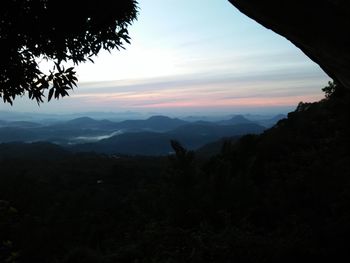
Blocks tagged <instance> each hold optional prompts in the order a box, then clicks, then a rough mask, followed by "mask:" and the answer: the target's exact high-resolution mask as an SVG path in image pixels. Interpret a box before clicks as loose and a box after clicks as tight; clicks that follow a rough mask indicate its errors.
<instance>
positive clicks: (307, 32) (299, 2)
mask: <svg viewBox="0 0 350 263" xmlns="http://www.w3.org/2000/svg"><path fill="white" fill-rule="evenodd" d="M229 1H230V2H231V3H232V4H233V5H234V6H236V7H237V8H238V9H239V10H240V11H241V12H243V13H244V14H246V15H247V16H249V17H250V18H252V19H254V20H255V21H257V22H258V23H260V24H262V25H263V26H265V27H267V28H269V29H271V30H273V31H274V32H276V33H277V34H280V35H282V36H284V37H286V38H287V39H288V40H290V41H291V42H292V43H293V44H294V45H295V46H297V47H298V48H300V49H301V50H302V51H303V52H304V53H305V54H306V55H307V56H309V57H310V58H311V59H312V60H313V61H315V62H316V63H317V64H319V65H320V67H321V68H322V69H323V70H324V71H325V72H326V73H327V74H328V75H329V76H330V77H331V78H333V79H334V80H336V81H338V82H340V83H341V84H343V85H344V86H345V87H347V88H349V89H350V1H349V0H285V1H281V0H229Z"/></svg>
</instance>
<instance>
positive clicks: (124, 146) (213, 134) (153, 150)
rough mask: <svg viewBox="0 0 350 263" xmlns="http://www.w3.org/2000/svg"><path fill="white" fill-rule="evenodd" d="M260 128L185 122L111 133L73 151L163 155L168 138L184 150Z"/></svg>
mask: <svg viewBox="0 0 350 263" xmlns="http://www.w3.org/2000/svg"><path fill="white" fill-rule="evenodd" d="M263 130H264V127H262V126H259V125H257V124H241V125H230V126H229V125H227V126H223V125H215V124H212V123H210V124H186V125H183V126H180V127H178V128H176V129H174V130H172V131H169V132H165V133H157V132H130V133H124V134H121V135H117V136H113V137H111V138H108V139H104V140H101V141H99V142H96V143H89V144H79V145H75V146H74V147H72V150H73V151H76V152H80V151H88V152H90V151H95V152H100V153H108V154H132V155H164V154H168V153H169V152H170V151H171V148H170V143H169V142H170V140H178V141H180V142H181V143H182V144H183V145H184V146H185V147H186V148H188V149H197V148H198V147H200V146H202V145H204V144H206V143H209V142H212V141H215V140H218V139H219V138H222V137H231V136H241V135H244V134H248V133H254V134H256V133H261V132H262V131H263Z"/></svg>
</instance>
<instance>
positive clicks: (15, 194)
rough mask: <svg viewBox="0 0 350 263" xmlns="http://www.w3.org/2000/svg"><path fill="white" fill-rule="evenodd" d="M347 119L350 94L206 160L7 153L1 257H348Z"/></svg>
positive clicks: (62, 262)
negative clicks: (26, 157) (54, 157)
mask: <svg viewBox="0 0 350 263" xmlns="http://www.w3.org/2000/svg"><path fill="white" fill-rule="evenodd" d="M349 121H350V95H349V93H348V92H343V93H341V96H340V95H337V96H336V93H335V94H333V95H331V96H329V98H327V99H325V100H323V101H320V102H316V103H300V104H299V105H298V107H297V109H296V110H295V111H294V112H292V113H290V114H289V115H288V118H287V119H284V120H281V121H279V122H278V124H277V125H275V126H274V127H273V128H271V129H269V130H267V131H265V132H264V133H263V134H261V135H246V136H243V137H242V138H241V139H239V140H238V141H226V143H223V145H222V147H221V151H220V153H219V154H217V155H215V156H213V157H212V158H210V159H209V160H207V161H203V160H197V159H196V156H195V154H194V152H192V151H188V150H186V149H185V148H184V147H183V146H182V145H181V144H180V143H178V142H176V141H172V142H171V145H172V149H173V151H174V152H175V154H174V155H170V156H168V157H159V158H156V157H123V156H104V155H73V156H69V157H68V158H65V159H58V160H42V159H40V158H39V159H35V160H23V159H22V160H19V159H15V158H12V159H11V158H8V159H2V160H0V165H1V173H0V200H1V201H0V211H1V213H0V233H2V235H1V236H0V238H1V239H2V240H0V242H1V243H0V244H1V247H0V248H1V250H0V251H1V253H2V254H0V259H1V260H3V261H4V262H6V261H5V260H7V262H11V261H10V260H12V262H15V261H17V262H24V263H27V262H40V263H41V262H45V263H46V262H58V263H68V262H102V263H109V262H178V263H180V262H181V263H182V262H192V263H197V262H219V263H227V262H244V263H247V262H249V263H255V262H256V263H258V262H259V263H261V262H287V263H289V262H290V263H292V262H293V263H294V262H296V261H309V262H313V261H316V262H324V261H327V262H338V261H340V259H342V260H344V262H346V261H348V260H349V259H350V257H349V245H348V244H350V227H349V220H350V177H349V174H350V152H349V146H350V135H349V134H350V130H349V129H350V128H349V126H350V125H349ZM149 147H152V146H149Z"/></svg>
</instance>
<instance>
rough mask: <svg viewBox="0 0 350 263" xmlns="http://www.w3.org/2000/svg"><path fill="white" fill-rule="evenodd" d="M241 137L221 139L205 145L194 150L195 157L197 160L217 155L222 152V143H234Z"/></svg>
mask: <svg viewBox="0 0 350 263" xmlns="http://www.w3.org/2000/svg"><path fill="white" fill-rule="evenodd" d="M240 137H241V136H236V137H227V138H221V139H219V140H217V141H215V142H210V143H207V144H205V145H203V146H201V147H200V148H198V149H197V150H196V156H197V157H199V158H209V157H212V156H215V155H217V154H219V153H220V152H221V151H222V147H223V145H224V143H227V142H230V143H234V142H236V141H237V140H238V139H239V138H240Z"/></svg>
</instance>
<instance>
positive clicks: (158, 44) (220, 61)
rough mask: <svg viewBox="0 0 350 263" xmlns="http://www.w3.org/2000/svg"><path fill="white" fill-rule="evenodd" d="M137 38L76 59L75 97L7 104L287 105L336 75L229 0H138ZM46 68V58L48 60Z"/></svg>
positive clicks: (159, 109) (107, 108)
mask: <svg viewBox="0 0 350 263" xmlns="http://www.w3.org/2000/svg"><path fill="white" fill-rule="evenodd" d="M129 33H130V37H131V45H126V46H125V47H126V49H125V50H121V51H113V52H111V53H108V52H101V53H100V54H99V55H98V57H96V58H94V61H95V63H85V64H82V65H80V66H78V67H77V74H78V79H79V83H78V88H76V89H75V90H74V91H73V92H71V95H70V97H68V98H63V99H61V100H59V101H51V102H50V103H44V104H41V105H40V106H38V105H37V104H36V102H34V101H29V100H28V99H26V98H19V99H16V101H15V102H14V106H12V107H11V106H9V105H5V104H3V103H0V110H10V111H22V112H23V111H25V112H39V113H45V112H47V113H69V112H91V111H100V112H122V111H134V112H147V113H163V114H171V113H172V114H175V115H176V114H180V115H181V114H185V115H186V114H187V115H198V114H199V115H203V114H216V113H261V112H276V113H278V112H288V111H290V110H293V109H294V108H295V107H296V105H297V104H298V102H300V101H304V102H306V101H308V102H311V101H316V100H319V99H321V98H322V97H323V94H322V92H321V88H322V87H324V86H325V85H326V84H327V81H328V80H329V78H328V77H327V75H325V73H323V71H322V70H321V69H320V68H319V66H318V65H317V64H315V63H314V62H312V61H311V60H310V59H309V58H308V57H307V56H305V55H304V54H303V53H302V52H301V51H300V50H299V49H298V48H296V47H295V46H294V45H293V44H291V43H290V42H289V41H287V40H286V39H285V38H283V37H281V36H279V35H277V34H275V33H274V32H272V31H271V30H268V29H266V28H264V27H262V26H261V25H259V24H258V23H256V22H255V21H253V20H251V19H250V18H248V17H246V16H245V15H244V14H242V13H240V12H239V11H238V10H237V9H236V8H235V7H234V6H232V5H231V4H230V3H229V2H228V1H227V0H139V16H138V20H137V21H135V22H134V24H133V25H132V26H131V27H130V28H129ZM41 66H42V67H43V68H45V66H46V65H44V64H42V65H41Z"/></svg>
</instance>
